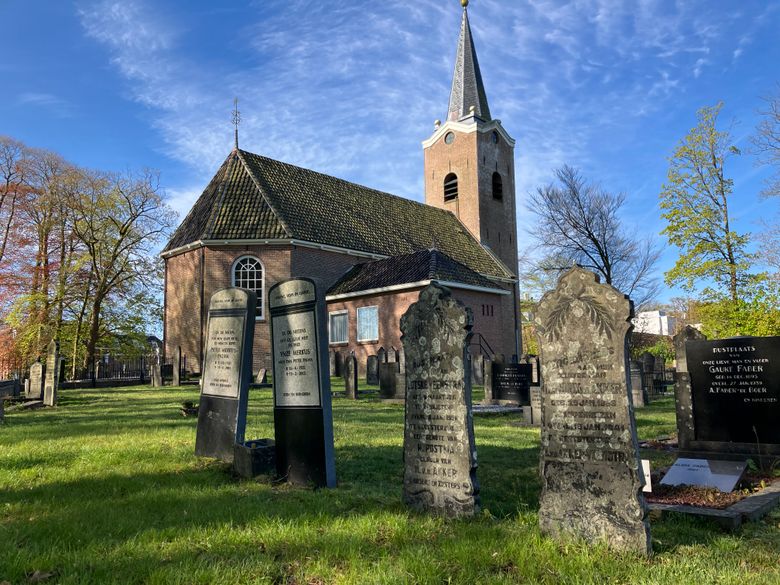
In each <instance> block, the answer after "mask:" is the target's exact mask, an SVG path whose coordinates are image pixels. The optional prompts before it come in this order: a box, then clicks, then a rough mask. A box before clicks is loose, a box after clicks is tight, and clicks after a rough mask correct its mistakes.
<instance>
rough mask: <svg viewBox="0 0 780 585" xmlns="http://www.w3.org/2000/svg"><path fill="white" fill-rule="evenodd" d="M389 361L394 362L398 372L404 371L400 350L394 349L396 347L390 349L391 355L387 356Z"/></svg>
mask: <svg viewBox="0 0 780 585" xmlns="http://www.w3.org/2000/svg"><path fill="white" fill-rule="evenodd" d="M387 361H388V362H393V363H394V364H395V369H396V371H398V372H402V371H403V370H402V369H401V352H400V351H399V350H397V349H396V348H394V347H391V348H390V353H389V354H388V356H387Z"/></svg>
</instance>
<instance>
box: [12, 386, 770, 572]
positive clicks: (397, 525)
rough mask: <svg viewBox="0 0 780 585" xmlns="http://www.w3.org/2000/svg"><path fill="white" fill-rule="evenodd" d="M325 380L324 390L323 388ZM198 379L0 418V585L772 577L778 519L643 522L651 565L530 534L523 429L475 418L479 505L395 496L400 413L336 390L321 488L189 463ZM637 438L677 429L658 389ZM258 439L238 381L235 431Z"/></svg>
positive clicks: (528, 434) (254, 395)
mask: <svg viewBox="0 0 780 585" xmlns="http://www.w3.org/2000/svg"><path fill="white" fill-rule="evenodd" d="M334 389H337V388H336V385H335V383H334ZM197 396H198V387H197V386H189V387H181V388H163V389H160V388H149V387H127V388H111V389H100V390H65V391H63V392H61V395H60V397H61V399H60V404H59V406H57V407H56V408H53V409H47V410H37V411H23V412H20V411H15V412H9V413H7V414H6V422H5V424H4V425H0V583H4V582H5V583H10V584H13V585H17V584H19V585H21V584H26V583H52V584H53V583H61V584H74V583H100V584H106V583H150V584H154V583H181V584H185V583H186V584H191V583H226V584H227V583H229V584H231V585H232V584H243V583H275V584H283V583H287V584H324V583H353V584H367V583H410V584H411V583H436V584H438V583H464V584H476V583H544V584H555V585H559V584H570V583H571V584H573V583H593V584H597V583H598V584H601V583H631V584H639V583H658V584H663V585H671V584H678V583H696V584H698V585H703V584H708V585H709V584H714V583H723V584H726V583H733V584H735V585H736V584H739V585H745V584H751V583H766V584H770V583H780V562H778V559H779V558H780V512H778V510H775V511H774V512H772V513H771V514H770V515H769V516H768V517H767V518H765V519H764V520H763V521H761V522H757V523H752V524H748V525H747V526H746V527H745V528H744V529H743V530H742V531H741V532H739V533H737V534H729V533H726V532H723V531H721V530H720V529H719V528H718V527H717V526H715V525H713V524H708V523H706V522H703V521H694V520H689V519H686V518H681V517H664V518H662V519H656V518H654V519H652V536H653V548H654V550H655V554H654V556H653V557H652V558H651V559H644V558H640V557H637V556H632V555H618V554H614V553H611V552H609V551H608V550H607V549H605V548H603V547H587V546H584V545H582V544H580V543H569V544H559V543H555V542H553V541H551V540H549V539H547V538H545V537H543V536H542V535H541V534H540V533H539V530H538V528H537V512H536V510H537V507H538V498H539V490H540V485H539V480H538V477H537V471H538V441H539V431H538V429H534V428H530V427H525V426H522V425H521V424H520V421H521V418H520V417H519V416H515V415H509V416H491V417H486V416H477V417H475V435H476V442H477V449H478V460H479V469H478V471H477V474H478V478H479V482H480V484H481V488H482V494H481V495H482V506H483V512H482V513H481V514H480V515H479V516H478V517H477V518H474V519H472V520H459V521H447V520H443V519H441V518H435V517H431V516H425V515H419V514H416V513H412V512H410V511H408V510H407V509H405V507H404V506H403V504H402V503H401V481H402V473H403V472H402V461H401V453H402V442H403V406H401V405H398V404H386V403H382V402H379V401H375V400H371V399H369V400H361V401H360V402H349V401H347V400H346V399H344V398H336V399H334V408H333V417H334V427H335V437H336V466H337V473H338V479H339V486H338V488H337V489H334V490H318V491H313V490H307V489H293V488H290V487H288V486H286V485H274V484H273V483H272V481H271V478H270V477H268V476H262V477H259V478H256V479H255V480H240V479H236V478H234V477H232V476H231V474H230V472H229V470H228V467H227V466H225V465H224V464H221V463H219V462H216V461H212V460H206V459H198V458H196V457H195V456H194V455H193V449H194V441H195V424H196V421H195V418H192V417H189V418H186V417H183V416H182V415H181V414H180V412H179V407H180V405H181V403H182V402H183V401H185V400H195V401H197ZM637 417H638V424H639V434H640V438H641V439H649V438H655V437H659V436H668V435H669V434H671V433H673V431H674V405H673V402H672V401H671V399H664V400H661V401H659V402H658V403H656V404H654V405H653V406H651V407H649V408H646V409H643V410H640V411H639V412H638V414H637ZM262 437H273V423H272V399H271V391H270V390H252V392H251V398H250V412H249V417H248V430H247V438H248V439H252V438H262Z"/></svg>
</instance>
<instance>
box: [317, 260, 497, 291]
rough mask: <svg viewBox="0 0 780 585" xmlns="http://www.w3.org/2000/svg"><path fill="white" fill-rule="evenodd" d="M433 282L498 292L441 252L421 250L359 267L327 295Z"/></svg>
mask: <svg viewBox="0 0 780 585" xmlns="http://www.w3.org/2000/svg"><path fill="white" fill-rule="evenodd" d="M430 280H436V281H440V282H457V283H461V284H466V285H470V286H475V287H480V288H489V289H495V288H496V284H495V283H494V282H492V281H490V280H488V279H487V278H485V277H484V276H481V275H479V274H477V273H476V272H474V271H473V270H471V269H470V268H469V267H468V266H465V265H464V264H461V263H460V262H456V261H455V260H453V259H452V258H450V257H449V256H447V255H446V254H444V253H442V252H440V251H439V250H419V251H417V252H413V253H412V254H404V255H402V256H393V257H391V258H385V259H383V260H374V261H372V262H365V263H363V264H356V265H355V266H353V267H352V268H351V269H350V270H349V271H348V272H347V273H346V274H345V275H344V276H342V277H341V278H340V279H339V280H338V281H337V282H336V283H335V284H334V285H333V286H331V287H330V289H329V290H328V295H343V294H349V293H353V292H357V291H366V290H374V289H378V288H385V287H389V286H398V285H403V284H409V283H415V282H425V281H430Z"/></svg>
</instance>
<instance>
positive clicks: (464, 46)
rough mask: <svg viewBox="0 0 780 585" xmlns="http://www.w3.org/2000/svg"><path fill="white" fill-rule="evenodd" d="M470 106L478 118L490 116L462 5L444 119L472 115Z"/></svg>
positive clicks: (467, 18) (455, 120) (469, 28)
mask: <svg viewBox="0 0 780 585" xmlns="http://www.w3.org/2000/svg"><path fill="white" fill-rule="evenodd" d="M471 106H474V114H475V115H476V116H477V117H479V118H481V119H483V120H485V121H489V120H490V119H491V118H490V108H489V107H488V101H487V94H486V93H485V85H484V84H483V83H482V73H481V72H480V70H479V61H477V51H476V49H475V48H474V40H473V39H472V37H471V26H470V24H469V14H468V10H467V9H466V8H464V9H463V20H462V21H461V24H460V40H459V41H458V52H457V54H456V56H455V72H454V74H453V76H452V91H451V92H450V107H449V110H448V112H447V119H448V120H452V121H454V122H457V121H458V120H460V119H462V118H464V117H466V116H469V115H471Z"/></svg>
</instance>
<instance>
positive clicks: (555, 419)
mask: <svg viewBox="0 0 780 585" xmlns="http://www.w3.org/2000/svg"><path fill="white" fill-rule="evenodd" d="M632 316H633V307H632V304H631V301H630V300H629V299H628V297H626V296H624V295H623V294H621V293H620V292H619V291H618V290H617V289H615V288H613V287H612V286H610V285H603V284H599V280H598V277H597V276H596V275H595V274H594V273H592V272H589V271H587V270H585V269H583V268H581V267H579V266H576V267H574V268H572V269H571V270H569V271H568V272H566V273H565V274H564V275H563V276H562V277H561V279H560V280H559V282H558V287H557V288H556V289H555V290H554V291H551V292H548V293H547V294H545V295H544V296H543V297H542V299H541V301H540V302H539V307H538V309H537V312H536V317H535V321H534V322H535V325H536V330H537V332H538V335H539V346H540V350H541V361H542V377H543V379H544V393H543V395H542V429H541V433H542V438H541V443H542V445H541V475H542V495H541V498H540V507H539V524H540V527H541V529H542V531H543V532H545V533H546V534H549V535H552V536H554V537H564V536H565V535H573V536H576V537H579V538H583V539H585V540H586V541H589V542H604V543H606V544H608V545H610V546H612V547H614V548H617V549H621V550H629V551H635V552H638V553H642V554H649V552H650V525H649V523H648V522H647V520H646V506H645V503H644V498H643V496H642V494H641V490H642V485H643V483H644V479H643V475H642V465H641V462H640V459H639V448H638V444H637V438H636V426H635V423H634V413H633V408H632V405H631V394H630V392H629V389H628V357H627V356H628V351H627V335H628V331H629V330H630V328H631V325H630V319H631V317H632Z"/></svg>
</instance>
